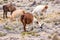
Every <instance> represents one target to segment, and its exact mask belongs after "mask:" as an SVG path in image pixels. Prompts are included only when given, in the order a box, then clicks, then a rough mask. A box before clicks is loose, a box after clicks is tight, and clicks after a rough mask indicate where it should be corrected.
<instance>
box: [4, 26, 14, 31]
mask: <svg viewBox="0 0 60 40" xmlns="http://www.w3.org/2000/svg"><path fill="white" fill-rule="evenodd" d="M4 29H6V30H13V28H12V27H10V26H5V27H4Z"/></svg>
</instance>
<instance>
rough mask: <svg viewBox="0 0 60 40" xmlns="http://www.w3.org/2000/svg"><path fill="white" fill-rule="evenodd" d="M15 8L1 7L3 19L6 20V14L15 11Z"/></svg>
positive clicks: (9, 6)
mask: <svg viewBox="0 0 60 40" xmlns="http://www.w3.org/2000/svg"><path fill="white" fill-rule="evenodd" d="M15 10H16V8H15V7H14V6H13V5H12V4H8V5H3V18H7V12H11V14H12V12H13V11H15Z"/></svg>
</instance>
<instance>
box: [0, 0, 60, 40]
mask: <svg viewBox="0 0 60 40" xmlns="http://www.w3.org/2000/svg"><path fill="white" fill-rule="evenodd" d="M35 1H36V3H34V0H30V1H22V0H17V1H16V0H15V1H13V5H15V7H16V8H17V9H19V8H24V9H26V10H27V11H28V12H31V11H32V10H33V9H34V8H35V6H37V5H40V4H41V5H42V4H43V5H44V4H48V5H50V7H49V9H48V10H47V12H46V14H44V15H43V16H41V18H40V19H39V20H40V22H41V24H42V23H44V25H43V26H42V27H43V28H42V29H40V27H34V28H33V30H32V31H30V30H31V28H32V25H31V26H30V25H28V28H27V30H28V32H23V25H22V23H21V22H19V21H13V22H10V20H9V18H8V19H3V18H2V16H3V11H2V6H3V5H4V4H7V3H9V2H6V1H5V2H3V1H1V2H0V40H60V3H56V0H55V1H54V2H53V1H48V0H47V1H42V0H38V1H37V0H35ZM57 2H59V1H57ZM8 15H10V13H9V14H8ZM35 25H36V24H35Z"/></svg>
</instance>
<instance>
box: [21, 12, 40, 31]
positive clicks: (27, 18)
mask: <svg viewBox="0 0 60 40" xmlns="http://www.w3.org/2000/svg"><path fill="white" fill-rule="evenodd" d="M21 22H22V24H23V26H24V31H25V32H26V25H27V24H31V23H33V26H34V23H35V22H36V23H37V24H38V25H39V22H38V21H37V20H36V19H35V17H34V16H33V15H32V14H31V13H29V12H27V13H25V14H23V15H21ZM39 26H40V25H39Z"/></svg>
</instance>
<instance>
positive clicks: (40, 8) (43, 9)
mask: <svg viewBox="0 0 60 40" xmlns="http://www.w3.org/2000/svg"><path fill="white" fill-rule="evenodd" d="M47 8H48V6H47V5H38V6H36V7H35V9H34V10H33V11H32V13H33V15H37V16H40V15H41V14H42V13H43V12H46V9H47Z"/></svg>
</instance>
